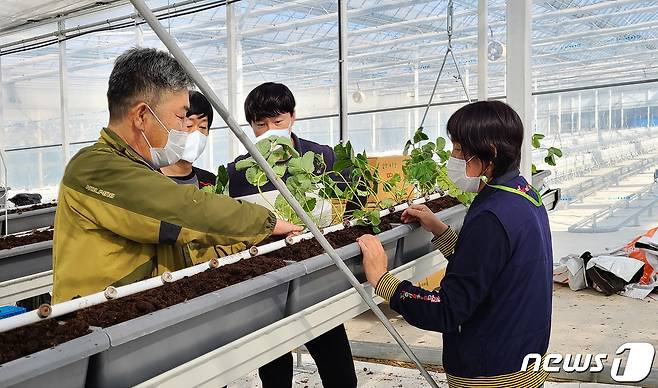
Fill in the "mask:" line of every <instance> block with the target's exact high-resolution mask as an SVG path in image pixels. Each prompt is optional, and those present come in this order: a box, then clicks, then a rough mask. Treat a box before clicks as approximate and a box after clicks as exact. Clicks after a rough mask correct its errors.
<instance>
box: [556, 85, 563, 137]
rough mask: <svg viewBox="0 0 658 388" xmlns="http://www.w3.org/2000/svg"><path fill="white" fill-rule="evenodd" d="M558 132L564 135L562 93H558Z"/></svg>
mask: <svg viewBox="0 0 658 388" xmlns="http://www.w3.org/2000/svg"><path fill="white" fill-rule="evenodd" d="M557 133H558V136H560V135H562V94H558V95H557Z"/></svg>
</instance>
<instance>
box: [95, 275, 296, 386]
mask: <svg viewBox="0 0 658 388" xmlns="http://www.w3.org/2000/svg"><path fill="white" fill-rule="evenodd" d="M302 274H303V267H301V266H287V267H284V268H281V269H279V270H276V271H273V272H270V273H267V274H265V275H262V276H258V277H256V278H253V279H249V280H246V281H244V282H241V283H238V284H235V285H233V286H230V287H227V288H224V289H222V290H219V291H216V292H213V293H209V294H206V295H203V296H200V297H198V298H195V299H192V300H189V301H187V302H184V303H180V304H177V305H174V306H171V307H169V308H166V309H163V310H159V311H156V312H153V313H151V314H148V315H145V316H142V317H139V318H135V319H133V320H130V321H127V322H123V323H121V324H118V325H115V326H112V327H109V328H106V329H104V331H105V333H106V334H107V335H108V336H109V339H110V349H109V350H107V351H105V352H102V353H100V354H97V355H96V356H94V357H93V358H92V360H91V364H90V371H89V375H88V379H87V385H89V386H94V387H126V386H132V385H135V384H137V383H140V382H142V381H144V380H147V379H149V378H151V377H154V376H156V375H158V374H161V373H163V372H165V371H167V370H170V369H172V368H174V367H177V366H179V365H181V364H183V363H185V362H187V361H190V360H192V359H194V358H196V357H199V356H201V355H203V354H205V353H207V352H209V351H212V350H214V349H216V348H218V347H220V346H222V345H225V344H227V343H229V342H231V341H234V340H236V339H238V338H240V337H243V336H245V335H247V334H249V333H251V332H253V331H256V330H258V329H261V328H263V327H265V326H267V325H269V324H272V323H274V322H276V321H278V320H280V319H282V318H283V317H284V313H285V306H286V298H287V295H288V285H289V283H290V280H292V279H294V278H296V277H299V276H301V275H302Z"/></svg>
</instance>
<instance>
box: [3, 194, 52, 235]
mask: <svg viewBox="0 0 658 388" xmlns="http://www.w3.org/2000/svg"><path fill="white" fill-rule="evenodd" d="M56 210H57V203H56V202H51V203H43V204H38V205H32V206H25V207H20V208H15V209H10V210H8V211H7V213H8V216H7V220H8V221H7V224H8V225H9V230H6V229H7V227H6V225H5V218H4V213H0V214H1V215H2V217H0V231H1V232H2V234H13V233H18V232H24V231H28V230H33V229H39V228H45V227H47V226H52V225H53V224H54V223H55V211H56Z"/></svg>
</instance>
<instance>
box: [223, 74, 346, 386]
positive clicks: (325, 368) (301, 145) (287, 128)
mask: <svg viewBox="0 0 658 388" xmlns="http://www.w3.org/2000/svg"><path fill="white" fill-rule="evenodd" d="M244 110H245V116H246V119H247V122H249V124H250V125H251V127H252V129H253V130H254V134H255V135H256V139H257V140H260V139H262V138H264V137H267V136H272V135H276V136H284V137H290V138H291V139H292V142H293V146H294V147H295V149H296V150H297V152H299V153H300V154H302V155H303V154H304V153H305V152H307V151H312V152H314V153H316V154H321V155H322V156H323V158H324V162H325V164H326V166H327V168H328V169H331V168H333V165H334V161H335V159H336V156H335V155H334V151H333V149H332V148H331V147H330V146H328V145H324V144H318V143H315V142H313V141H310V140H306V139H302V138H300V137H298V136H297V135H295V134H294V133H293V132H292V126H293V124H294V122H295V97H294V96H293V94H292V92H291V91H290V89H288V88H287V87H286V86H285V85H283V84H278V83H273V82H267V83H264V84H262V85H260V86H258V87H256V88H255V89H254V90H252V91H251V92H250V93H249V95H248V96H247V98H246V100H245V102H244ZM248 156H249V155H242V156H239V157H238V158H237V159H236V160H235V161H233V162H232V163H229V165H228V167H227V169H228V174H229V194H230V196H231V197H233V198H237V197H241V196H245V195H252V194H257V193H258V192H259V190H258V188H256V187H254V186H252V185H251V184H249V183H248V182H247V178H246V177H245V171H238V170H237V169H236V168H235V164H236V162H238V161H240V160H242V159H244V158H247V157H248ZM346 176H349V175H346ZM287 177H288V174H287V173H286V175H285V176H284V177H283V180H284V181H285V179H286V178H287ZM272 190H275V187H274V185H273V184H272V183H271V182H267V184H266V185H264V186H263V187H262V188H261V191H263V192H267V191H272ZM347 209H348V210H349V209H350V208H349V205H348V207H347ZM306 348H307V349H308V351H309V353H310V354H311V356H312V357H313V359H314V360H315V363H316V365H317V367H318V372H319V373H320V378H321V379H322V385H323V386H324V387H325V388H354V387H356V383H357V379H356V372H355V370H354V361H353V360H352V351H351V349H350V343H349V340H348V338H347V333H346V332H345V326H344V325H339V326H337V327H335V328H333V329H331V330H329V331H328V332H326V333H324V334H322V335H320V336H318V337H316V338H314V339H312V340H311V341H309V342H308V343H306ZM292 374H293V357H292V353H286V354H284V355H283V356H281V357H279V358H277V359H276V360H274V361H271V362H269V363H267V364H265V365H263V366H262V367H260V368H259V369H258V375H259V377H260V379H261V381H262V383H263V388H290V387H292Z"/></svg>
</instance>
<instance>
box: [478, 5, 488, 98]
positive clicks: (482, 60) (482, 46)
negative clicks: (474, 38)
mask: <svg viewBox="0 0 658 388" xmlns="http://www.w3.org/2000/svg"><path fill="white" fill-rule="evenodd" d="M488 30H489V0H478V101H486V100H487V98H489V90H488V85H489V58H488V56H487V53H488V48H489V31H488Z"/></svg>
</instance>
